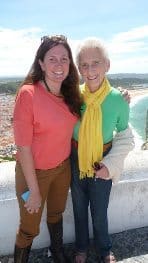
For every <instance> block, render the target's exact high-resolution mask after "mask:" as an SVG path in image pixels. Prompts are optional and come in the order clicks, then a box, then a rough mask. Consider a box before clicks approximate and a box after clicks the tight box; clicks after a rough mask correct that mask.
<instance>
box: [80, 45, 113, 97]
mask: <svg viewBox="0 0 148 263" xmlns="http://www.w3.org/2000/svg"><path fill="white" fill-rule="evenodd" d="M109 67H110V62H109V60H107V59H105V58H104V57H103V55H102V54H101V52H100V51H99V49H97V48H87V49H85V50H83V52H82V53H81V55H80V59H79V71H80V74H81V75H82V77H83V80H84V82H85V83H86V84H87V85H88V87H89V89H90V91H92V92H94V91H96V90H97V89H98V88H99V87H100V85H101V83H102V81H103V79H104V77H105V74H106V72H108V70H109Z"/></svg>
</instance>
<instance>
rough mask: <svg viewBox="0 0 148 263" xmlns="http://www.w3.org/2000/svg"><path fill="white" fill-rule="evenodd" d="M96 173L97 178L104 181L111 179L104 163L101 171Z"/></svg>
mask: <svg viewBox="0 0 148 263" xmlns="http://www.w3.org/2000/svg"><path fill="white" fill-rule="evenodd" d="M94 173H95V178H101V179H104V180H108V179H110V178H109V171H108V169H107V167H106V166H105V165H104V164H103V163H100V169H99V170H97V171H94Z"/></svg>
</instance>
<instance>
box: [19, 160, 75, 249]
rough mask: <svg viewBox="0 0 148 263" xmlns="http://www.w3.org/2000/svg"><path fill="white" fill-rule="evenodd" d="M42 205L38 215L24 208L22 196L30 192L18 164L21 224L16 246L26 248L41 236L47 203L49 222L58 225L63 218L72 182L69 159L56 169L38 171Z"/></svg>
mask: <svg viewBox="0 0 148 263" xmlns="http://www.w3.org/2000/svg"><path fill="white" fill-rule="evenodd" d="M36 175H37V179H38V184H39V188H40V193H41V196H42V205H41V208H40V210H39V212H38V213H34V214H29V213H28V212H27V210H26V208H25V207H24V201H23V200H22V198H21V194H22V193H23V192H25V191H26V190H28V188H27V184H26V181H25V177H24V174H23V172H22V169H21V165H20V164H19V163H18V162H17V163H16V173H15V177H16V195H17V199H18V203H19V208H20V224H19V229H18V232H17V236H16V245H17V246H18V247H21V248H24V247H27V246H28V245H30V244H31V243H32V242H33V239H34V237H35V236H37V235H38V234H39V227H40V222H41V216H42V212H43V208H44V204H45V202H46V203H47V222H48V223H56V222H58V221H59V220H60V219H61V218H62V213H63V212H64V210H65V206H66V200H67V196H68V190H69V186H70V180H71V170H70V161H69V159H67V160H65V161H64V162H63V163H62V164H60V165H59V166H57V167H56V168H54V169H48V170H39V169H37V170H36Z"/></svg>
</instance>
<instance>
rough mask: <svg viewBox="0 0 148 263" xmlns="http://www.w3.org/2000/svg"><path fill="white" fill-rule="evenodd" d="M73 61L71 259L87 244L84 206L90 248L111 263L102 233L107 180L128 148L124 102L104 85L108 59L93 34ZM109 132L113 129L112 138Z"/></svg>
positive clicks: (80, 258)
mask: <svg viewBox="0 0 148 263" xmlns="http://www.w3.org/2000/svg"><path fill="white" fill-rule="evenodd" d="M77 64H78V68H79V71H80V74H81V76H82V78H83V80H84V84H83V85H82V86H81V92H82V96H83V100H84V105H83V106H82V108H81V112H82V119H81V124H80V122H78V123H77V124H76V126H75V129H74V135H73V138H74V139H73V141H72V155H71V165H72V184H71V191H72V200H73V210H74V219H75V234H76V250H77V252H76V257H75V262H76V263H84V262H85V261H86V258H87V248H88V246H89V227H88V225H89V224H88V206H89V205H90V211H91V217H92V224H93V233H94V241H95V248H96V251H97V254H98V256H99V257H100V260H101V262H104V263H109V262H110V263H113V262H114V263H115V262H116V259H115V256H114V255H113V253H112V252H111V247H112V245H111V241H110V238H109V234H108V219H107V208H108V204H109V197H110V192H111V188H112V182H117V181H118V179H119V175H120V173H121V171H122V168H123V163H124V158H125V157H126V155H127V154H128V152H129V151H130V150H131V149H132V148H133V135H132V133H131V130H130V128H129V126H128V120H129V105H128V103H127V102H126V101H125V100H124V99H123V96H122V95H121V93H120V92H119V91H118V90H117V89H114V88H113V87H111V86H110V83H109V81H108V79H107V77H106V73H107V72H108V70H109V68H110V60H109V57H108V54H107V51H106V49H105V47H104V46H103V45H102V43H101V42H100V41H99V40H98V39H87V40H84V41H83V42H82V44H81V45H80V46H79V48H78V53H77ZM114 132H116V135H115V138H114Z"/></svg>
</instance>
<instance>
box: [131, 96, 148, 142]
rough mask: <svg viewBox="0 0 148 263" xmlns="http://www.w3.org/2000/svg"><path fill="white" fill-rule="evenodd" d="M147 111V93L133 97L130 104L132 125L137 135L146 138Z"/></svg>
mask: <svg viewBox="0 0 148 263" xmlns="http://www.w3.org/2000/svg"><path fill="white" fill-rule="evenodd" d="M147 111H148V95H141V96H138V97H136V98H134V99H133V100H132V102H131V106H130V120H129V122H130V123H131V125H132V127H133V128H134V130H135V131H136V132H137V133H138V135H139V136H140V137H141V138H142V139H143V141H145V140H146V118H147Z"/></svg>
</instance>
